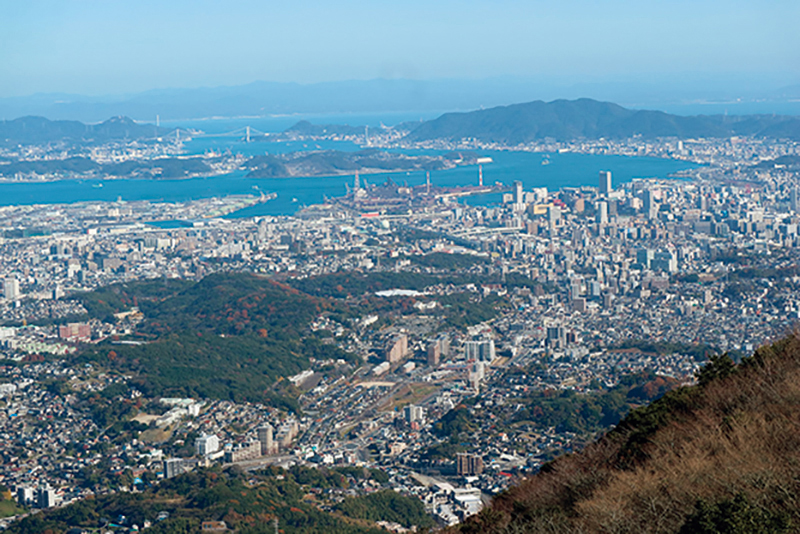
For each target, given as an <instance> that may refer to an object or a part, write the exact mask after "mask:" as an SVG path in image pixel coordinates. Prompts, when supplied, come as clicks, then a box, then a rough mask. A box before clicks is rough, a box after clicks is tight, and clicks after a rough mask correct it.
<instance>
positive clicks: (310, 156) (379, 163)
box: [245, 148, 478, 178]
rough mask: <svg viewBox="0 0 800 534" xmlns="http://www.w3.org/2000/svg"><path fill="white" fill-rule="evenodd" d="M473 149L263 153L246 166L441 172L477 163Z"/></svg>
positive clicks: (279, 172)
mask: <svg viewBox="0 0 800 534" xmlns="http://www.w3.org/2000/svg"><path fill="white" fill-rule="evenodd" d="M477 160H478V155H477V154H475V153H474V152H450V153H447V154H445V155H442V156H408V155H405V154H398V153H394V152H386V151H383V150H378V149H374V148H372V149H365V150H360V151H358V152H342V151H339V150H321V151H316V152H291V153H288V154H281V155H264V156H255V157H253V158H251V159H250V160H249V161H248V162H247V163H246V164H245V168H247V169H249V170H250V172H249V173H248V174H247V176H248V177H250V178H293V177H312V176H341V175H347V174H353V173H356V172H358V173H362V174H375V173H382V172H411V171H438V170H442V169H452V168H454V167H457V166H459V165H474V164H475V163H476V162H477Z"/></svg>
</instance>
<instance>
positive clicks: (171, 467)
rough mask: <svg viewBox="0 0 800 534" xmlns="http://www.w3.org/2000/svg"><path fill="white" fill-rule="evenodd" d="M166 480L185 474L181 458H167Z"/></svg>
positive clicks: (165, 467)
mask: <svg viewBox="0 0 800 534" xmlns="http://www.w3.org/2000/svg"><path fill="white" fill-rule="evenodd" d="M163 466H164V478H172V477H176V476H178V475H180V474H182V473H183V460H182V459H181V458H167V459H166V460H164V462H163Z"/></svg>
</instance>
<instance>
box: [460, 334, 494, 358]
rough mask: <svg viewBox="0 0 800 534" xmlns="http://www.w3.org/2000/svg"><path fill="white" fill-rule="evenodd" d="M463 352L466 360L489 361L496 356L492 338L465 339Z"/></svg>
mask: <svg viewBox="0 0 800 534" xmlns="http://www.w3.org/2000/svg"><path fill="white" fill-rule="evenodd" d="M464 353H465V356H466V358H467V360H475V361H478V362H489V363H491V362H492V361H493V360H494V359H495V356H496V354H495V348H494V340H493V339H482V340H480V341H467V342H466V343H465V344H464Z"/></svg>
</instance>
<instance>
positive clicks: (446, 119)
mask: <svg viewBox="0 0 800 534" xmlns="http://www.w3.org/2000/svg"><path fill="white" fill-rule="evenodd" d="M396 128H398V129H399V130H400V131H408V132H409V133H408V134H407V135H406V136H405V138H404V140H405V141H410V142H423V141H432V140H446V141H458V140H461V139H465V138H471V139H476V140H479V141H482V142H486V143H498V144H503V145H517V144H521V143H530V142H534V141H541V140H545V139H554V140H557V141H571V140H575V139H600V138H605V139H625V138H630V137H634V136H641V137H643V138H646V139H653V138H657V137H677V138H680V139H686V138H696V137H711V138H727V137H731V136H757V137H767V138H775V139H792V140H796V141H797V140H800V117H794V116H786V115H737V116H726V115H695V116H689V117H685V116H682V115H671V114H669V113H664V112H662V111H649V110H632V109H627V108H624V107H622V106H620V105H618V104H614V103H611V102H599V101H597V100H591V99H588V98H582V99H579V100H554V101H553V102H543V101H541V100H537V101H535V102H528V103H525V104H514V105H511V106H499V107H494V108H490V109H482V110H478V111H470V112H465V113H445V114H444V115H441V116H440V117H438V118H436V119H433V120H429V121H421V122H412V123H402V124H399V125H398V126H396ZM170 131H172V130H170V129H166V128H159V127H156V126H155V125H152V124H144V123H137V122H135V121H133V120H131V119H129V118H127V117H114V118H111V119H108V120H106V121H105V122H102V123H99V124H93V125H92V124H84V123H82V122H78V121H62V120H58V121H51V120H48V119H45V118H43V117H22V118H19V119H14V120H10V121H0V145H4V144H5V145H14V144H20V143H21V144H34V143H47V142H53V141H59V140H72V141H75V142H84V143H103V142H108V141H111V140H115V139H147V138H153V137H156V136H164V135H166V134H168V133H169V132H170ZM364 131H365V130H364V126H348V125H342V124H325V125H315V124H312V123H310V122H308V121H300V122H298V123H297V124H295V125H294V126H292V127H290V128H287V129H286V130H284V132H283V133H284V134H286V135H288V136H299V137H325V136H330V135H360V134H363V133H364Z"/></svg>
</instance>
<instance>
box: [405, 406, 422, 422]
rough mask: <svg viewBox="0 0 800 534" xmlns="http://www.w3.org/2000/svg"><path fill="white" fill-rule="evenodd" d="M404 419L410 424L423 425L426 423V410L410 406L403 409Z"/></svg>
mask: <svg viewBox="0 0 800 534" xmlns="http://www.w3.org/2000/svg"><path fill="white" fill-rule="evenodd" d="M403 417H405V420H406V421H407V422H408V423H409V424H411V423H422V422H423V421H425V408H423V407H422V406H414V405H413V404H409V405H407V406H406V407H405V408H403Z"/></svg>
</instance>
